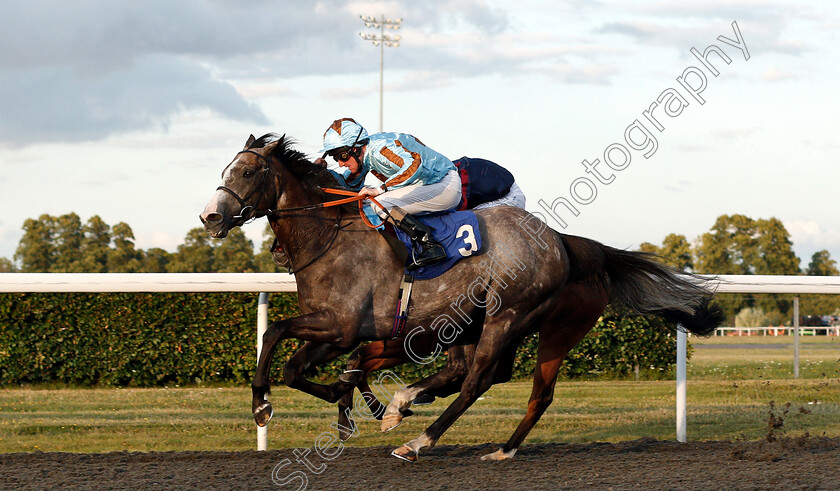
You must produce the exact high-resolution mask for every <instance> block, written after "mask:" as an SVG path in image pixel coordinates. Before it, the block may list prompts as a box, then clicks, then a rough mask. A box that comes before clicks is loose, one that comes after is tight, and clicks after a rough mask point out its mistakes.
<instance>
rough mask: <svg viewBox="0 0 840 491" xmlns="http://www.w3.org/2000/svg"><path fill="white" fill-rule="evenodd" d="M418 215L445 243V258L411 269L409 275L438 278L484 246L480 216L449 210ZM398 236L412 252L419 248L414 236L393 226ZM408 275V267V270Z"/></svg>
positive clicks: (410, 252)
mask: <svg viewBox="0 0 840 491" xmlns="http://www.w3.org/2000/svg"><path fill="white" fill-rule="evenodd" d="M415 218H417V219H418V220H420V221H421V222H423V223H424V224H425V225H426V226H428V227H429V228H430V229H431V230H432V238H434V239H435V240H437V241H438V242H440V243H441V245H443V248H444V250H445V251H446V259H442V260H440V261H438V262H437V263H435V264H430V265H428V266H424V267H422V268H418V269H416V270H414V271H412V272H411V273H410V274H411V276H413V277H414V279H417V280H429V279H432V278H437V277H438V276H440V275H442V274H443V273H445V272H447V271H449V269H450V268H451V267H452V266H454V265H455V263H457V262H458V261H459V260H461V259H463V258H465V257H469V256H472V255H473V254H476V253H477V252H478V251H479V250H480V249H481V233H480V231H479V229H478V219H477V218H476V217H475V213H473V212H471V211H447V212H441V213H431V214H428V215H419V216H418V215H415ZM394 231H395V232H396V234H397V238H398V239H400V241H401V242H402V243H403V244H405V246H406V248H407V249H408V251H409V259H408V260H407V262H406V264H408V263H410V261H411V257H410V256H411V254H412V253H414V251H416V250H418V249H419V246H416V245H414V244H412V241H411V238H409V237H408V235H407V234H406V233H405V232H403V231H402V230H400V229H399V228H396V227H394ZM406 274H409V273H408V270H407V269H406Z"/></svg>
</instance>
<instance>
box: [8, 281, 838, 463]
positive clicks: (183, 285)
mask: <svg viewBox="0 0 840 491" xmlns="http://www.w3.org/2000/svg"><path fill="white" fill-rule="evenodd" d="M707 278H709V279H710V280H712V281H711V286H712V287H714V288H716V290H717V292H718V293H786V294H793V295H798V294H812V293H815V294H835V295H836V294H840V277H838V276H770V275H720V276H716V277H707ZM294 291H296V284H295V280H294V276H292V275H290V274H284V273H102V274H99V273H5V274H0V293H16V292H17V293H27V292H29V293H38V292H79V293H81V292H89V293H105V292H254V293H256V292H263V293H261V294H260V298H259V306H258V311H257V357H259V351H260V349H261V348H262V333H264V332H265V329H266V326H267V324H268V293H269V292H271V293H273V292H294ZM793 320H794V327H793V340H794V377H797V376H798V375H799V332H800V328H799V297H796V298H795V299H794V316H793ZM806 329H812V327H810V326H808V327H806ZM686 351H687V336H686V334H685V333H684V332H682V331H678V333H677V397H676V399H677V441H680V442H684V441H686V372H687V370H686ZM267 431H268V430H267V427H264V428H259V429H258V431H257V435H258V436H257V449H258V450H265V449H266V447H267V435H268V433H267Z"/></svg>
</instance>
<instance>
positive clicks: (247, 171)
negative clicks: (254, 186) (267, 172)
mask: <svg viewBox="0 0 840 491" xmlns="http://www.w3.org/2000/svg"><path fill="white" fill-rule="evenodd" d="M243 175H244V176H245V177H254V171H252V170H251V169H248V170H246V171H245V173H244V174H243Z"/></svg>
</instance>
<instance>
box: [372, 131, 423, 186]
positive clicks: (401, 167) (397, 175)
mask: <svg viewBox="0 0 840 491" xmlns="http://www.w3.org/2000/svg"><path fill="white" fill-rule="evenodd" d="M375 158H376V159H377V160H378V161H379V162H381V163H382V164H383V165H384V166H387V167H389V168H391V169H398V170H397V171H396V172H394V173H393V174H391V175H390V176H389V177H388V178H387V180H385V182H384V183H383V184H382V190H383V191H386V190H388V189H389V188H394V187H401V186H407V185H409V184H414V183H415V182H417V180H418V178H419V177H420V175H421V173H420V172H418V171H419V170H420V168H421V166H422V164H423V160H422V157H421V156H420V154H419V153H417V152H412V151H410V150H408V149H407V148H405V147H404V146H403V145H402V144H401V143H400V141H399V140H395V141H394V143H393V144H389V145H386V146H384V147H382V148H381V149H380V150H379V151H378V152H377V154H376V155H375ZM377 177H378V176H377Z"/></svg>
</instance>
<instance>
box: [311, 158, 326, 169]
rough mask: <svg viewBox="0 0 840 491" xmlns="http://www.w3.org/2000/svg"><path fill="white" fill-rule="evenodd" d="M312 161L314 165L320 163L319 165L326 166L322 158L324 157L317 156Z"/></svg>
mask: <svg viewBox="0 0 840 491" xmlns="http://www.w3.org/2000/svg"><path fill="white" fill-rule="evenodd" d="M312 163H313V164H315V165H320V166H321V167H326V166H327V161H326V160H324V157H318V158H317V159H315V161H314V162H312Z"/></svg>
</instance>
